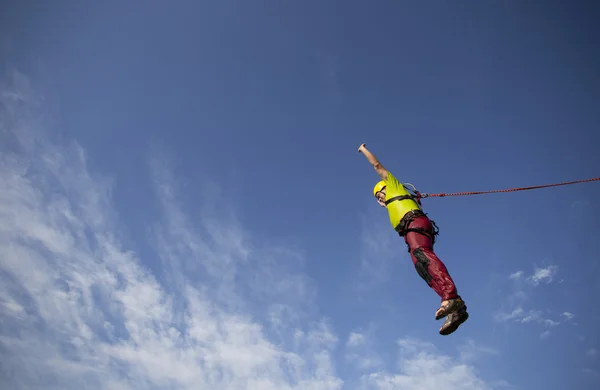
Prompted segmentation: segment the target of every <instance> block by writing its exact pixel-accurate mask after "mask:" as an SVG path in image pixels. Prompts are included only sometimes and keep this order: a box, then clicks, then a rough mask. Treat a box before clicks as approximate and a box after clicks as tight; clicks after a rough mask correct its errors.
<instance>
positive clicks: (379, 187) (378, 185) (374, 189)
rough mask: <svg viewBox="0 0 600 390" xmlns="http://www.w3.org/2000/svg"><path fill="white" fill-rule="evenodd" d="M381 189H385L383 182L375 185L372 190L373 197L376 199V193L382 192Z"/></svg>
mask: <svg viewBox="0 0 600 390" xmlns="http://www.w3.org/2000/svg"><path fill="white" fill-rule="evenodd" d="M383 187H385V182H384V181H383V180H381V181H380V182H379V183H377V184H375V188H373V196H375V197H377V193H378V192H379V191H381V190H383Z"/></svg>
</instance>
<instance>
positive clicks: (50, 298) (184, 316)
mask: <svg viewBox="0 0 600 390" xmlns="http://www.w3.org/2000/svg"><path fill="white" fill-rule="evenodd" d="M1 99H2V100H1V102H0V103H1V104H0V110H2V111H0V124H1V125H2V127H1V131H2V132H1V133H0V145H1V146H0V147H2V148H3V149H2V152H3V153H2V154H1V155H0V261H1V262H0V271H1V272H0V321H1V322H2V335H1V336H0V346H1V348H0V358H1V359H2V361H3V365H4V366H3V370H1V371H0V381H2V383H3V384H5V385H6V386H8V387H11V388H47V387H52V388H61V389H65V390H68V389H80V388H93V389H111V390H112V389H115V390H131V389H159V388H172V389H178V390H185V389H214V390H219V389H261V390H275V389H277V390H291V389H295V390H321V389H323V390H325V389H327V390H330V389H333V390H335V389H341V388H342V386H343V385H345V384H344V381H343V380H342V379H341V378H340V376H339V375H338V374H337V370H336V360H335V356H336V354H335V352H336V349H337V348H340V344H341V343H340V339H341V340H346V347H347V351H348V352H349V354H350V355H349V356H351V360H352V361H353V362H355V363H358V364H359V366H360V367H362V369H363V370H364V377H363V384H364V385H365V386H366V387H365V388H369V389H387V388H390V386H391V385H392V384H397V385H398V386H399V385H400V384H403V387H402V388H404V389H407V390H410V389H413V388H414V389H417V388H418V389H425V390H426V389H429V388H436V389H437V388H440V387H445V386H453V385H454V387H457V386H458V387H460V388H463V389H467V390H468V389H489V388H491V387H489V386H488V385H486V384H485V382H484V381H483V379H481V378H480V377H479V376H478V375H477V373H476V370H475V368H474V367H473V365H472V364H465V363H464V362H462V363H461V362H457V361H456V360H455V359H454V358H452V357H451V356H447V355H445V354H442V353H440V352H439V351H437V350H435V348H433V346H431V345H429V344H423V345H421V344H419V343H418V342H417V341H415V340H401V342H400V346H401V347H402V355H401V360H400V362H399V366H398V368H397V370H396V369H394V370H391V371H390V372H385V371H378V370H380V363H381V362H382V359H381V358H379V356H380V354H379V353H378V352H377V349H376V347H375V343H374V342H373V340H374V338H373V334H372V333H370V331H366V332H365V331H360V330H356V331H355V332H354V333H351V334H350V335H349V336H348V337H347V338H346V337H340V336H338V335H337V334H336V332H335V329H334V326H333V324H332V323H331V321H329V320H328V319H326V318H322V317H318V316H315V315H314V312H315V308H316V304H317V299H316V298H317V295H316V289H315V285H314V282H313V281H311V280H310V278H308V277H307V276H306V273H305V271H304V261H305V259H304V257H303V255H302V252H301V251H300V250H297V249H295V248H293V247H290V246H289V245H285V243H282V242H274V241H258V240H257V239H256V238H254V237H252V235H251V234H250V232H248V231H247V230H245V229H244V227H243V226H242V225H241V224H240V223H239V221H237V219H236V218H235V212H234V210H231V209H228V208H222V207H221V205H222V204H227V202H224V203H221V204H219V205H217V204H214V203H210V201H209V200H207V201H206V203H204V206H205V208H204V209H203V208H202V205H200V206H198V208H199V209H200V210H208V211H207V212H205V213H201V214H200V216H199V217H198V218H197V219H191V218H190V216H189V210H187V209H186V207H185V204H183V203H182V202H181V201H179V197H178V188H177V185H178V179H177V177H176V176H175V175H174V174H173V173H172V172H173V170H172V169H170V168H169V164H168V163H167V162H168V159H165V158H158V157H154V158H153V159H152V160H151V163H150V177H151V179H152V180H153V182H154V187H155V190H156V192H155V195H156V197H157V199H158V201H159V203H160V205H161V207H162V211H161V215H159V216H157V218H156V222H155V224H154V225H153V228H152V233H151V236H150V237H149V239H150V240H151V242H152V246H153V249H155V251H156V256H157V257H158V259H159V262H158V264H156V265H155V264H153V263H151V261H150V260H149V259H144V258H141V257H140V255H139V254H138V253H136V252H134V251H133V250H131V249H130V248H128V247H127V246H126V245H125V244H124V242H123V241H122V240H121V239H120V237H121V233H122V230H123V228H124V227H125V226H124V224H125V222H124V221H122V220H120V214H119V210H118V209H117V208H116V207H115V205H114V204H113V201H112V192H113V191H115V190H117V189H116V188H114V187H113V183H112V181H111V180H110V179H107V178H105V177H101V176H99V175H96V174H94V173H93V172H91V171H90V170H89V169H88V167H87V164H86V152H85V150H84V149H83V148H81V147H80V146H78V145H77V144H76V143H65V144H59V143H53V142H51V139H52V138H53V137H51V136H50V134H48V133H46V131H45V130H44V126H45V124H44V120H43V116H41V115H40V114H39V112H38V111H37V110H38V109H39V105H38V100H37V97H36V95H35V91H34V90H33V88H32V87H31V85H29V84H28V83H27V80H26V79H25V78H23V77H21V76H20V75H18V74H17V75H15V77H13V78H11V79H8V83H7V85H6V86H5V88H4V89H3V92H2V96H1ZM32 102H33V103H32ZM145 195H146V196H150V195H152V194H145ZM199 202H201V200H199ZM373 243H374V241H373ZM374 245H375V244H374ZM151 265H152V267H151ZM342 343H343V341H342ZM342 347H343V346H342ZM337 363H338V364H339V362H337ZM373 371H375V373H373ZM9 373H10V374H9ZM424 383H426V385H423V384H424ZM423 386H425V387H423Z"/></svg>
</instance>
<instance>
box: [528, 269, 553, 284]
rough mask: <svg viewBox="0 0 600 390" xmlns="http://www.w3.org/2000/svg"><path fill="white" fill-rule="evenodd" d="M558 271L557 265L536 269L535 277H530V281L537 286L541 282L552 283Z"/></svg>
mask: <svg viewBox="0 0 600 390" xmlns="http://www.w3.org/2000/svg"><path fill="white" fill-rule="evenodd" d="M557 270H558V267H557V266H556V265H549V266H547V267H544V268H536V269H535V271H534V272H533V275H531V276H530V277H529V280H530V281H531V282H532V283H533V284H534V285H536V286H537V285H538V284H540V283H541V282H545V283H551V282H552V280H553V278H554V276H555V275H556V272H557Z"/></svg>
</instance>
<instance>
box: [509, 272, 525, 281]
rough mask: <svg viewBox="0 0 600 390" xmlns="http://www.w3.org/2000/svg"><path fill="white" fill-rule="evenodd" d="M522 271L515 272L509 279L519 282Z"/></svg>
mask: <svg viewBox="0 0 600 390" xmlns="http://www.w3.org/2000/svg"><path fill="white" fill-rule="evenodd" d="M523 274H524V272H523V271H517V272H515V273H512V274H510V276H509V279H513V280H519V279H521V278H522V277H523Z"/></svg>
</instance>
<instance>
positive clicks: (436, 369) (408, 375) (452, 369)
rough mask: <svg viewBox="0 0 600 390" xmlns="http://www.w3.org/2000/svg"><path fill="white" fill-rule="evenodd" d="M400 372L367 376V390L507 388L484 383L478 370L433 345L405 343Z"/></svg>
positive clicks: (414, 342) (364, 387)
mask: <svg viewBox="0 0 600 390" xmlns="http://www.w3.org/2000/svg"><path fill="white" fill-rule="evenodd" d="M398 344H399V346H400V356H399V360H398V364H397V367H398V372H397V373H393V372H387V371H380V372H376V373H371V374H367V375H364V376H363V377H362V385H363V389H365V390H388V389H389V390H392V389H402V390H413V389H414V390H417V389H419V390H437V389H440V388H456V389H472V390H490V389H500V388H505V387H506V386H507V383H506V382H498V383H497V384H496V385H494V384H490V383H485V382H484V381H482V380H481V379H480V378H479V376H478V374H477V372H476V371H475V369H474V368H473V367H472V366H470V365H468V364H466V363H465V362H464V361H461V360H460V359H456V358H455V357H452V356H449V355H445V354H443V353H441V352H439V351H438V350H437V349H436V348H435V347H434V345H433V344H430V343H424V342H420V341H418V340H413V339H401V340H399V341H398Z"/></svg>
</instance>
